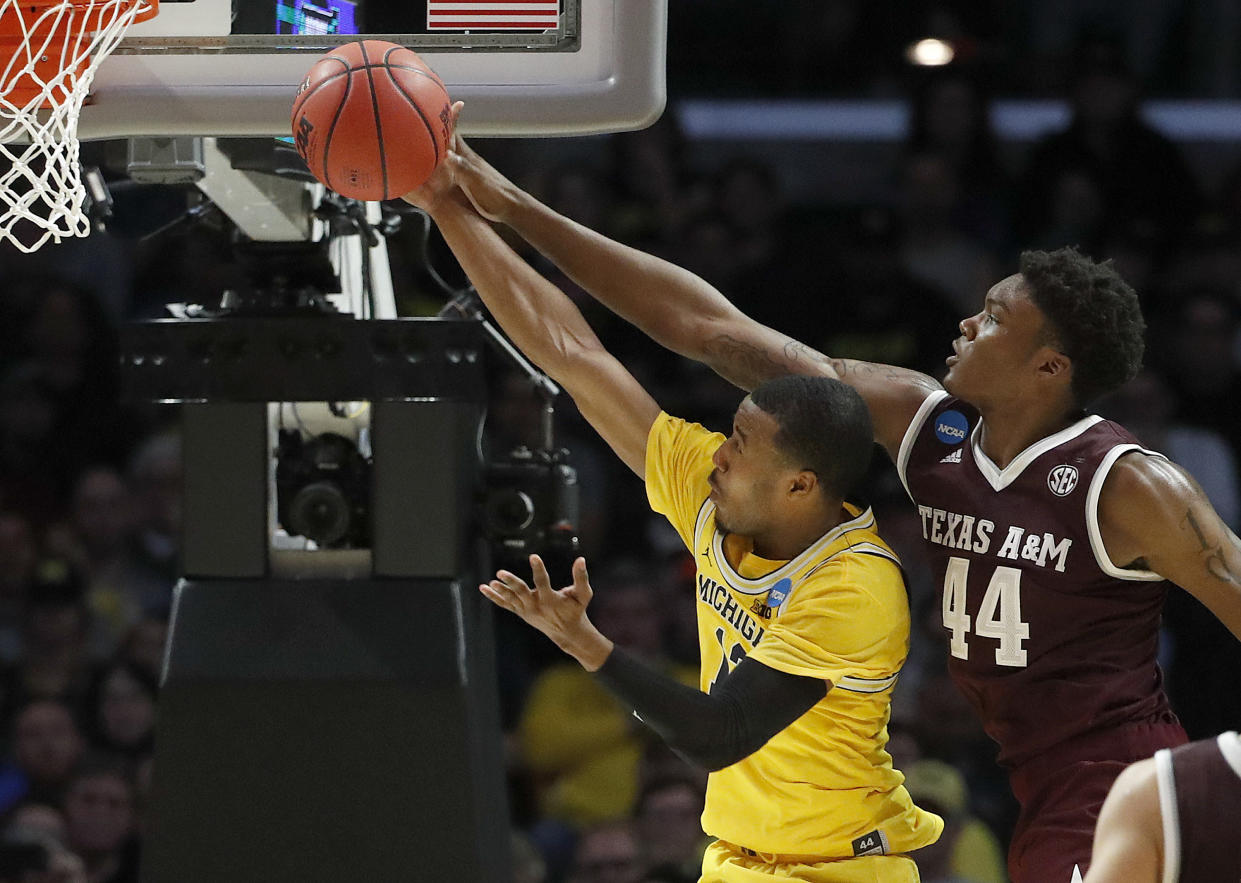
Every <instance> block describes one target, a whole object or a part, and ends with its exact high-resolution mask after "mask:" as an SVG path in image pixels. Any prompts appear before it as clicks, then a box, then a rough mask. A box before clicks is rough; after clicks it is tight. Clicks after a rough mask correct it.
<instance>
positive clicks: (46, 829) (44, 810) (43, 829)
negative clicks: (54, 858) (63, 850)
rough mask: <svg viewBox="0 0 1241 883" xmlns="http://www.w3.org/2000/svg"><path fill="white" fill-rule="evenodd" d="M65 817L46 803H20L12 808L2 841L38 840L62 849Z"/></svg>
mask: <svg viewBox="0 0 1241 883" xmlns="http://www.w3.org/2000/svg"><path fill="white" fill-rule="evenodd" d="M67 837H68V834H67V832H66V831H65V817H64V815H63V814H62V813H61V812H60V810H58V809H57V808H56V807H54V806H48V805H47V804H46V803H22V804H19V805H18V806H16V807H14V808H13V809H12V810H11V811H10V812H9V815H8V821H7V822H6V823H5V826H4V833H3V837H2V839H4V840H40V841H42V842H45V843H46V842H52V843H55V844H57V845H59V846H61V847H64V845H65V841H66V838H67Z"/></svg>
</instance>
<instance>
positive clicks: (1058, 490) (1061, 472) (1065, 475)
mask: <svg viewBox="0 0 1241 883" xmlns="http://www.w3.org/2000/svg"><path fill="white" fill-rule="evenodd" d="M1047 487H1048V489H1050V490H1051V492H1052V493H1053V494H1055V495H1056V496H1057V497H1067V496H1068V495H1069V494H1071V493H1073V488H1075V487H1077V467H1076V466H1069V465H1068V464H1065V465H1063V466H1057V467H1056V468H1055V469H1053V470H1051V472H1049V473H1047Z"/></svg>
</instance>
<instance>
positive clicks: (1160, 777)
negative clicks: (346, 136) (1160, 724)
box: [1155, 748, 1181, 883]
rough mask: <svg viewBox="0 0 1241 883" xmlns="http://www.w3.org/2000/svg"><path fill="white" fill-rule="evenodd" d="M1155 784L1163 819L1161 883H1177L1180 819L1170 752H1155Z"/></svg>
mask: <svg viewBox="0 0 1241 883" xmlns="http://www.w3.org/2000/svg"><path fill="white" fill-rule="evenodd" d="M1155 784H1156V785H1157V786H1158V791H1159V815H1160V818H1162V820H1163V878H1162V883H1177V880H1179V879H1180V877H1181V819H1180V816H1179V814H1178V813H1177V810H1176V775H1175V774H1174V773H1173V771H1172V752H1171V751H1169V750H1168V749H1167V748H1161V749H1159V750H1158V751H1156V752H1155Z"/></svg>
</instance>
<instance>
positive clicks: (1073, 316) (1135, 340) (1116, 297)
mask: <svg viewBox="0 0 1241 883" xmlns="http://www.w3.org/2000/svg"><path fill="white" fill-rule="evenodd" d="M1018 269H1019V270H1020V272H1021V276H1022V279H1024V280H1025V286H1026V291H1027V292H1028V293H1029V296H1030V300H1032V301H1033V302H1034V305H1035V306H1036V307H1038V308H1039V310H1040V311H1041V312H1042V313H1043V315H1044V316H1045V317H1046V318H1047V322H1048V331H1049V337H1050V338H1052V339H1053V340H1054V343H1055V345H1056V346H1057V347H1058V348H1059V349H1060V351H1061V352H1062V353H1064V354H1065V355H1066V356H1068V357H1069V358H1070V359H1071V360H1072V361H1073V397H1074V398H1075V399H1076V401H1077V404H1078V405H1083V406H1084V405H1087V404H1089V403H1090V402H1092V401H1094V400H1095V399H1097V398H1098V397H1099V396H1101V395H1104V394H1105V393H1109V392H1111V391H1112V390H1114V389H1118V388H1119V387H1121V386H1123V385H1124V384H1125V383H1127V382H1128V381H1129V380H1131V379H1133V377H1134V376H1135V375H1136V374H1137V373H1138V370H1139V369H1140V368H1141V367H1142V353H1143V350H1144V348H1145V334H1146V322H1145V321H1144V320H1143V319H1142V309H1141V307H1140V306H1139V304H1138V296H1137V293H1136V292H1135V291H1134V290H1133V288H1132V287H1130V285H1129V283H1127V282H1125V280H1124V279H1122V278H1121V277H1120V274H1119V273H1117V272H1116V268H1115V267H1113V266H1112V262H1111V261H1102V262H1099V261H1093V260H1091V259H1090V258H1088V257H1086V256H1085V255H1083V254H1082V253H1081V252H1079V251H1078V250H1077V249H1075V248H1060V249H1057V250H1055V251H1026V252H1022V254H1021V259H1020V262H1019V264H1018ZM1048 342H1049V343H1050V342H1052V341H1051V340H1049V341H1048Z"/></svg>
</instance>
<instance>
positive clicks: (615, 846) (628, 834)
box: [568, 821, 642, 883]
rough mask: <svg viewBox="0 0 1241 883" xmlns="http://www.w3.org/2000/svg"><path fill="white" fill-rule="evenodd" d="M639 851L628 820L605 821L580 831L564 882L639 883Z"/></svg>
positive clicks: (640, 878) (640, 858)
mask: <svg viewBox="0 0 1241 883" xmlns="http://www.w3.org/2000/svg"><path fill="white" fill-rule="evenodd" d="M641 880H642V852H641V849H640V848H639V844H638V838H637V837H636V836H635V834H634V831H633V828H632V827H631V826H630V825H629V823H628V822H624V821H614V822H605V823H603V824H600V825H597V826H595V827H592V828H588V829H587V830H585V831H583V832H582V836H581V838H580V839H579V840H578V843H577V849H576V850H575V851H574V854H573V864H572V868H571V870H570V872H569V880H568V883H640V881H641Z"/></svg>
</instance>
